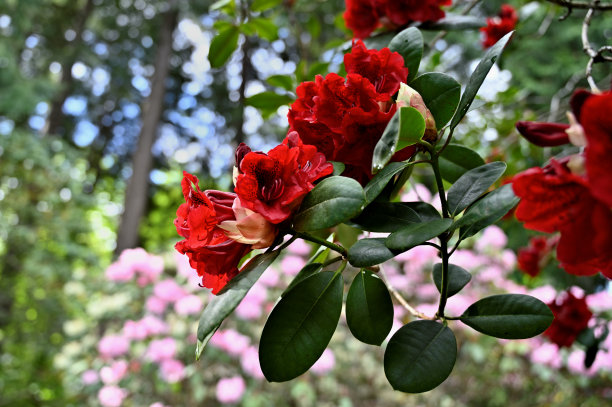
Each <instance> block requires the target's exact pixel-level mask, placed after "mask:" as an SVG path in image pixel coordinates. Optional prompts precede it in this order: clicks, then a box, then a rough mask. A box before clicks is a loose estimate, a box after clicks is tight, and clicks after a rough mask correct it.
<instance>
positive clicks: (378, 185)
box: [364, 162, 411, 202]
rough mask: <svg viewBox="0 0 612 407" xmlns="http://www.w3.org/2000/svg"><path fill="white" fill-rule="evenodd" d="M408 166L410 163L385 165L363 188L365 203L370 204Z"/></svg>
mask: <svg viewBox="0 0 612 407" xmlns="http://www.w3.org/2000/svg"><path fill="white" fill-rule="evenodd" d="M410 165H411V163H407V162H394V163H389V164H387V165H386V166H385V167H384V168H383V169H382V170H380V171H378V172H377V173H376V175H374V178H372V179H371V180H370V182H368V183H367V185H366V186H365V188H364V192H365V197H366V201H367V202H372V201H373V200H374V199H376V197H377V196H378V195H380V193H381V192H382V191H383V190H384V189H385V187H386V186H387V184H388V183H389V181H390V180H391V178H393V177H394V176H395V175H396V174H399V173H400V172H401V171H402V170H403V169H404V168H406V167H408V166H410Z"/></svg>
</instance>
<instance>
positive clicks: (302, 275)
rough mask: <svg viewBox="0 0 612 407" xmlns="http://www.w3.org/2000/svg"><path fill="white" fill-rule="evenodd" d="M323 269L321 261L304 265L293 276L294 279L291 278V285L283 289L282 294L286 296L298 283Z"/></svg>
mask: <svg viewBox="0 0 612 407" xmlns="http://www.w3.org/2000/svg"><path fill="white" fill-rule="evenodd" d="M322 269H323V264H321V263H309V264H307V265H305V266H304V267H302V269H301V270H300V272H299V273H297V275H296V276H295V277H294V278H293V280H291V283H289V286H288V287H287V288H285V291H283V294H282V295H281V296H282V297H284V296H285V295H287V293H288V292H289V291H291V290H292V289H293V288H294V287H295V286H296V285H297V284H299V283H301V282H302V281H304V280H305V279H307V278H308V277H310V276H312V275H314V274H315V273H318V272H319V271H321V270H322Z"/></svg>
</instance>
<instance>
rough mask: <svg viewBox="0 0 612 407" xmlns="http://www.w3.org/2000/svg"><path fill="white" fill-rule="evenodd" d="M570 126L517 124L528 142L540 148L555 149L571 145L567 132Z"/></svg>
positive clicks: (534, 123)
mask: <svg viewBox="0 0 612 407" xmlns="http://www.w3.org/2000/svg"><path fill="white" fill-rule="evenodd" d="M569 127H570V126H569V124H561V123H546V122H516V129H517V130H518V131H519V133H521V135H522V136H523V137H525V138H526V139H527V140H528V141H530V142H531V143H533V144H535V145H536V146H540V147H555V146H561V145H563V144H569V142H570V141H569V136H568V135H567V133H566V132H565V130H567V129H569Z"/></svg>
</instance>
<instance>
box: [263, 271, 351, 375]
mask: <svg viewBox="0 0 612 407" xmlns="http://www.w3.org/2000/svg"><path fill="white" fill-rule="evenodd" d="M342 288H343V280H342V275H341V274H340V273H333V272H331V271H324V272H321V273H318V274H315V275H313V276H311V277H308V278H307V279H305V280H303V281H302V282H300V283H299V284H297V285H296V286H295V288H294V289H293V290H291V291H290V292H289V293H287V295H285V296H284V297H283V298H282V299H281V300H280V301H279V303H278V304H276V306H275V307H274V309H273V310H272V312H271V313H270V316H269V317H268V320H267V321H266V325H265V326H264V329H263V332H262V333H261V342H260V343H259V362H260V364H261V370H262V371H263V373H264V375H265V376H266V379H268V381H271V382H283V381H287V380H291V379H294V378H296V377H297V376H299V375H301V374H302V373H304V372H306V371H307V370H308V369H309V368H310V367H311V366H312V365H313V364H314V363H315V362H316V361H317V359H319V357H320V356H321V354H322V353H323V351H324V350H325V348H326V347H327V344H328V343H329V340H330V339H331V337H332V335H333V334H334V331H335V330H336V325H338V320H339V319H340V311H341V310H342Z"/></svg>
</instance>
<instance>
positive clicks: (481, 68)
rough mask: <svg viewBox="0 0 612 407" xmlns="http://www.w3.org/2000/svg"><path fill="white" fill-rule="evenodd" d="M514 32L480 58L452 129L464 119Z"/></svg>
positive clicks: (453, 121)
mask: <svg viewBox="0 0 612 407" xmlns="http://www.w3.org/2000/svg"><path fill="white" fill-rule="evenodd" d="M513 34H514V31H512V32H509V33H508V34H506V35H504V36H503V37H502V38H501V39H500V40H499V41H497V43H496V44H495V45H493V46H492V47H491V48H489V49H488V50H487V52H486V53H485V55H484V57H483V58H482V59H481V60H480V63H478V66H477V67H476V69H475V70H474V72H472V75H471V76H470V79H469V81H468V84H467V86H466V87H465V91H464V92H463V95H462V96H461V100H460V101H459V107H457V110H456V112H455V115H454V116H453V119H452V120H451V124H450V128H451V129H454V128H455V127H457V125H458V124H459V122H460V121H461V119H463V116H465V114H466V113H467V112H468V110H469V109H470V105H471V104H472V101H473V100H474V98H475V97H476V94H477V93H478V89H480V86H481V85H482V82H483V81H484V80H485V78H486V77H487V74H488V73H489V71H490V70H491V67H492V66H493V64H494V63H495V61H497V58H499V56H500V55H501V54H502V52H503V51H504V48H505V47H506V44H508V41H510V38H512V35H513Z"/></svg>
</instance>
